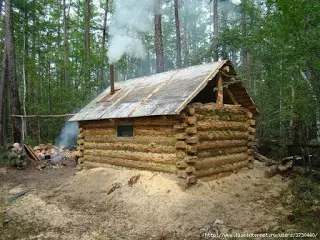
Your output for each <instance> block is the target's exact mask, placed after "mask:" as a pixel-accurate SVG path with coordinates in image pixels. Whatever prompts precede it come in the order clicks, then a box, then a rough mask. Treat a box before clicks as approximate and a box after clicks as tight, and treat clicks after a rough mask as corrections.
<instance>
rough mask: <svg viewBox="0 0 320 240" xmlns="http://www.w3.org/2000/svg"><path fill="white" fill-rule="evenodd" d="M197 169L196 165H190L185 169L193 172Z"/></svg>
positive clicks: (187, 171)
mask: <svg viewBox="0 0 320 240" xmlns="http://www.w3.org/2000/svg"><path fill="white" fill-rule="evenodd" d="M195 171H196V169H195V167H194V166H188V167H187V168H186V169H185V172H186V173H189V174H190V173H193V172H195Z"/></svg>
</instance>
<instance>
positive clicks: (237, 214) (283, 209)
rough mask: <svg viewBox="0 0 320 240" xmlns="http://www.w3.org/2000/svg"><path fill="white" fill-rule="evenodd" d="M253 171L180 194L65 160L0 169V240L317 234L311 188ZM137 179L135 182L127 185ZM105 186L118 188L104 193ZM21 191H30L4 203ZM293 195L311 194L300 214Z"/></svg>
mask: <svg viewBox="0 0 320 240" xmlns="http://www.w3.org/2000/svg"><path fill="white" fill-rule="evenodd" d="M254 165H255V166H254V168H253V169H242V170H241V171H239V172H237V173H234V174H231V175H229V176H225V177H223V178H220V179H215V180H208V181H201V180H200V181H198V183H197V184H196V185H194V186H192V187H189V188H187V189H184V188H183V187H181V186H180V185H179V184H177V182H178V181H177V179H176V177H175V176H174V175H170V174H165V173H156V172H149V171H141V170H130V169H126V168H121V167H109V168H95V169H90V170H82V171H76V168H75V165H74V163H72V162H69V163H68V165H67V166H66V167H63V168H59V169H44V170H42V171H39V170H36V169H35V168H28V169H27V170H24V171H21V170H15V169H12V168H8V167H2V168H0V181H1V186H0V239H68V240H69V239H214V238H212V237H210V235H208V234H215V233H218V232H220V233H280V232H301V230H308V231H304V232H310V231H311V232H315V231H317V230H318V231H319V232H320V223H319V222H320V221H319V216H320V204H319V195H317V196H316V197H315V196H314V195H316V194H319V185H314V184H313V185H312V187H311V188H310V186H311V185H309V184H308V182H307V180H301V179H300V180H299V182H302V183H303V184H304V185H301V184H300V185H297V184H294V183H295V182H296V181H297V180H292V179H291V180H289V178H286V177H282V176H279V175H276V176H274V177H272V178H266V177H265V176H264V172H265V169H266V167H265V166H264V165H262V164H261V163H260V162H255V164H254ZM137 174H140V175H141V176H140V178H139V180H138V181H137V183H135V184H134V185H133V186H132V187H130V186H128V184H127V182H128V180H129V178H130V177H131V176H133V175H137ZM113 183H119V184H121V187H120V188H117V189H115V191H114V192H112V193H111V194H109V195H108V194H107V192H106V190H107V189H108V188H109V187H110V186H111V185H112V184H113ZM290 186H291V187H290ZM25 189H30V190H31V191H30V192H28V193H26V194H25V195H24V196H22V197H19V198H18V199H16V200H15V201H13V202H11V203H6V201H5V200H6V199H7V198H8V197H10V196H12V195H14V194H15V193H17V192H20V191H22V190H25ZM301 191H305V192H306V191H308V192H311V193H312V194H311V195H310V194H309V195H310V196H309V195H308V196H307V200H308V204H309V205H308V206H306V207H307V208H305V209H304V208H303V206H304V204H301V201H300V200H299V199H301V197H300V198H299V199H297V198H296V197H295V196H296V195H297V196H300V195H301ZM302 200H303V203H305V199H302ZM299 201H300V202H299ZM310 204H311V205H310ZM295 206H298V208H297V207H295ZM295 209H296V211H295ZM310 211H311V212H310ZM310 214H311V215H310ZM312 214H313V215H312ZM310 216H314V218H310ZM304 218H305V219H308V221H310V222H305V221H304V220H303V219H304ZM301 219H302V220H301ZM300 220H301V221H300ZM304 224H305V225H304ZM204 234H207V235H204ZM211 236H212V235H211ZM247 239H250V238H247ZM297 239H298V238H297Z"/></svg>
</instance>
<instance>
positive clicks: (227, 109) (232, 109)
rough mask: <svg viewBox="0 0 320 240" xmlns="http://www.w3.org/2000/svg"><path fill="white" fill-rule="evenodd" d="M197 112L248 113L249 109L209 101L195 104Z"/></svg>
mask: <svg viewBox="0 0 320 240" xmlns="http://www.w3.org/2000/svg"><path fill="white" fill-rule="evenodd" d="M195 109H196V113H205V112H210V111H211V112H216V113H218V114H219V113H246V112H248V110H247V109H246V108H243V107H241V106H237V105H223V106H220V105H217V104H214V103H207V104H203V105H196V106H195Z"/></svg>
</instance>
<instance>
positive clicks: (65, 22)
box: [63, 0, 70, 87]
mask: <svg viewBox="0 0 320 240" xmlns="http://www.w3.org/2000/svg"><path fill="white" fill-rule="evenodd" d="M67 8H68V7H67V5H66V0H63V28H64V31H63V50H64V51H63V52H64V54H63V55H64V56H63V58H64V64H63V84H64V86H65V87H66V86H68V62H69V61H68V59H69V57H68V49H69V44H68V16H67ZM69 9H70V5H69Z"/></svg>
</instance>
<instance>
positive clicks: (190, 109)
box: [185, 105, 196, 115]
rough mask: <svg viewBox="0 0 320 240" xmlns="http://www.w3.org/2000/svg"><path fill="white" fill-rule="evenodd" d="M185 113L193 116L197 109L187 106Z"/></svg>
mask: <svg viewBox="0 0 320 240" xmlns="http://www.w3.org/2000/svg"><path fill="white" fill-rule="evenodd" d="M185 111H186V112H187V113H188V114H189V115H193V114H195V112H196V109H195V107H194V106H191V105H188V106H186V109H185Z"/></svg>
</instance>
